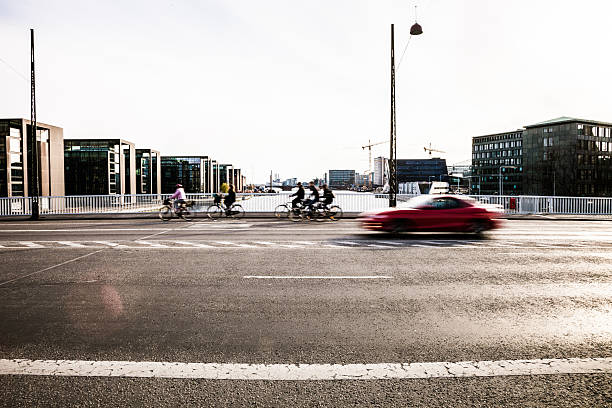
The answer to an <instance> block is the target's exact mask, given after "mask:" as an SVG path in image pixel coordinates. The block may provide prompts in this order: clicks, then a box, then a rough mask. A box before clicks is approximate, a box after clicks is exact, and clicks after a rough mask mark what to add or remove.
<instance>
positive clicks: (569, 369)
mask: <svg viewBox="0 0 612 408" xmlns="http://www.w3.org/2000/svg"><path fill="white" fill-rule="evenodd" d="M610 373H612V357H604V358H564V359H534V360H499V361H459V362H423V363H369V364H244V363H243V364H241V363H182V362H152V361H142V362H139V361H87V360H28V359H0V375H36V376H65V377H136V378H176V379H186V378H190V379H194V378H197V379H211V380H246V381H261V380H267V381H341V380H351V381H359V380H389V379H403V380H410V379H425V378H461V377H503V376H526V375H530V376H532V375H560V374H565V375H568V374H569V375H571V374H610Z"/></svg>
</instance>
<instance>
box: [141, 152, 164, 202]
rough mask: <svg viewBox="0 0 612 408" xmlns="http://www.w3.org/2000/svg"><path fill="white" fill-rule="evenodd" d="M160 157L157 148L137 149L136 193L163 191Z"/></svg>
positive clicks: (158, 192)
mask: <svg viewBox="0 0 612 408" xmlns="http://www.w3.org/2000/svg"><path fill="white" fill-rule="evenodd" d="M160 159H161V156H160V154H159V152H158V151H157V150H152V149H136V194H160V193H161V160H160Z"/></svg>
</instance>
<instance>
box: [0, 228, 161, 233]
mask: <svg viewBox="0 0 612 408" xmlns="http://www.w3.org/2000/svg"><path fill="white" fill-rule="evenodd" d="M161 230H164V231H170V230H169V229H167V228H84V229H80V230H74V229H16V230H5V229H3V230H0V233H3V232H24V233H29V232H72V233H74V232H113V231H161Z"/></svg>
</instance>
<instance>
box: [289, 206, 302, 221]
mask: <svg viewBox="0 0 612 408" xmlns="http://www.w3.org/2000/svg"><path fill="white" fill-rule="evenodd" d="M287 217H288V218H289V220H290V221H293V222H299V221H303V220H304V214H303V213H302V211H301V210H300V209H299V208H296V209H292V210H291V211H289V214H287Z"/></svg>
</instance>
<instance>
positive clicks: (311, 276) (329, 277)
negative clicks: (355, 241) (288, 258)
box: [243, 275, 393, 279]
mask: <svg viewBox="0 0 612 408" xmlns="http://www.w3.org/2000/svg"><path fill="white" fill-rule="evenodd" d="M243 278H244V279H393V276H384V275H372V276H325V275H320V276H315V275H301V276H289V275H246V276H243Z"/></svg>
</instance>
